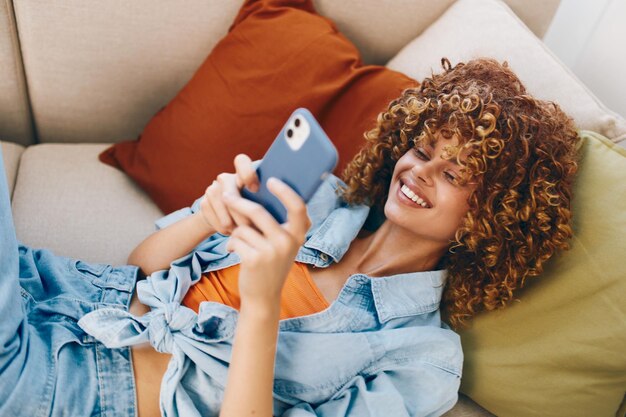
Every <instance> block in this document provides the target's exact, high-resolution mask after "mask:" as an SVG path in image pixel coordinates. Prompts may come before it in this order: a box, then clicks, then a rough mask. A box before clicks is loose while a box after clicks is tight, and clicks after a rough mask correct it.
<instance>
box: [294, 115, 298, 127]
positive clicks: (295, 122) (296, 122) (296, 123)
mask: <svg viewBox="0 0 626 417" xmlns="http://www.w3.org/2000/svg"><path fill="white" fill-rule="evenodd" d="M293 123H294V124H295V125H296V127H300V119H299V118H297V117H296V120H294V121H293Z"/></svg>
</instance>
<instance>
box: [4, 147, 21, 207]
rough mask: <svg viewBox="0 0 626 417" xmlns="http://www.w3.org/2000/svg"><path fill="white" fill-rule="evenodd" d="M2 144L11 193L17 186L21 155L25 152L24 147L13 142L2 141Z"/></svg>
mask: <svg viewBox="0 0 626 417" xmlns="http://www.w3.org/2000/svg"><path fill="white" fill-rule="evenodd" d="M0 146H2V156H3V159H4V169H5V171H6V172H5V175H6V178H7V185H8V186H9V195H11V194H12V193H13V188H14V186H15V177H16V176H17V168H18V166H19V164H20V157H21V156H22V152H24V147H23V146H21V145H18V144H16V143H12V142H0Z"/></svg>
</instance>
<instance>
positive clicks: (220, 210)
mask: <svg viewBox="0 0 626 417" xmlns="http://www.w3.org/2000/svg"><path fill="white" fill-rule="evenodd" d="M212 186H213V187H215V188H214V189H213V190H212V191H211V192H210V193H209V202H210V203H211V204H210V205H211V208H212V209H213V212H214V213H215V216H216V218H217V220H218V222H219V225H220V227H221V228H222V230H224V231H226V232H228V233H230V232H231V231H232V229H233V227H234V225H235V222H234V220H233V219H232V218H231V216H230V213H229V211H228V209H227V208H226V206H225V205H224V201H223V198H222V194H223V193H222V187H221V186H220V184H219V183H218V182H217V181H214V182H213V185H212ZM220 233H222V232H220Z"/></svg>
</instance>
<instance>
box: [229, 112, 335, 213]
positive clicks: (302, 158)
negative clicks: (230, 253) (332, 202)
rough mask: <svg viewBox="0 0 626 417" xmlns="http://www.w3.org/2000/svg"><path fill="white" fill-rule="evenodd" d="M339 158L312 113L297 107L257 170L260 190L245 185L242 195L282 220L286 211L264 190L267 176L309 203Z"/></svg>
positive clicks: (276, 199)
mask: <svg viewBox="0 0 626 417" xmlns="http://www.w3.org/2000/svg"><path fill="white" fill-rule="evenodd" d="M338 158H339V156H338V153H337V149H336V148H335V146H334V145H333V144H332V142H331V141H330V139H329V138H328V136H327V135H326V133H324V130H322V127H321V126H320V125H319V123H318V122H317V120H315V117H313V114H311V112H310V111H308V110H307V109H305V108H298V109H296V110H295V111H294V112H293V113H292V114H291V116H289V119H288V120H287V123H285V125H284V126H283V128H282V129H281V131H280V132H279V133H278V136H277V137H276V139H275V140H274V142H273V143H272V145H271V146H270V148H269V149H268V150H267V152H266V154H265V156H264V157H263V159H262V160H261V163H260V164H259V166H258V167H257V169H256V173H257V175H258V177H259V183H260V187H259V191H257V192H252V191H250V190H248V189H247V188H245V187H244V188H243V189H242V190H241V195H242V196H243V197H245V198H247V199H249V200H252V201H255V202H257V203H259V204H261V205H262V206H263V207H265V209H267V211H268V212H269V213H270V214H271V215H272V216H274V218H275V219H276V220H277V221H278V222H279V223H284V222H285V221H286V220H287V210H286V209H285V207H284V206H283V205H282V203H281V202H280V200H278V198H276V197H275V196H274V194H272V193H271V192H270V191H269V190H268V189H267V179H268V178H270V177H275V178H278V179H280V180H281V181H283V182H284V183H286V184H287V185H289V186H290V187H291V188H293V189H294V191H295V192H296V193H298V194H299V195H300V197H302V199H303V200H304V201H305V202H308V201H309V199H310V198H311V197H312V196H313V194H314V193H315V191H316V190H317V188H318V187H319V186H320V184H321V183H322V181H323V180H324V178H326V176H327V175H328V174H330V173H331V172H332V171H333V169H334V168H335V166H336V165H337V160H338Z"/></svg>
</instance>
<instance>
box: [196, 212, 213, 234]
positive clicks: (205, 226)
mask: <svg viewBox="0 0 626 417" xmlns="http://www.w3.org/2000/svg"><path fill="white" fill-rule="evenodd" d="M193 216H194V218H195V220H196V224H197V226H198V228H199V229H200V230H202V231H203V232H204V233H205V234H207V235H212V234H214V233H215V232H216V230H215V228H214V227H213V225H212V224H211V223H209V221H208V220H207V218H206V216H205V215H204V213H202V210H201V211H197V212H195V213H194V214H193Z"/></svg>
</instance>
